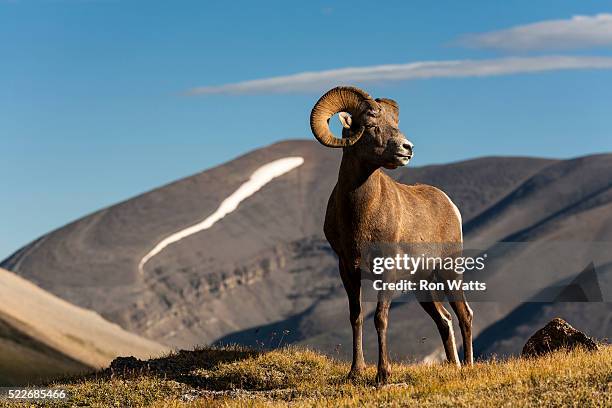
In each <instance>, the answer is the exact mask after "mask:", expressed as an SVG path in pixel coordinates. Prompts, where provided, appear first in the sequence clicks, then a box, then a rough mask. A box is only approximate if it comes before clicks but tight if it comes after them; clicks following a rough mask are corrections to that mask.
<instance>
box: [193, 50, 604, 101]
mask: <svg viewBox="0 0 612 408" xmlns="http://www.w3.org/2000/svg"><path fill="white" fill-rule="evenodd" d="M611 68H612V57H583V56H540V57H516V58H497V59H485V60H455V61H423V62H412V63H408V64H394V65H375V66H369V67H360V68H340V69H331V70H326V71H316V72H302V73H297V74H293V75H287V76H277V77H271V78H263V79H256V80H252V81H243V82H235V83H230V84H224V85H217V86H202V87H197V88H193V89H190V90H188V91H187V94H188V95H214V94H255V93H290V92H305V91H306V92H311V91H312V92H315V91H317V92H318V91H321V90H324V89H327V88H329V87H332V86H336V85H341V84H348V83H357V84H359V83H365V82H387V81H408V80H415V79H429V78H465V77H488V76H499V75H512V74H522V73H532V72H543V71H558V70H575V69H611Z"/></svg>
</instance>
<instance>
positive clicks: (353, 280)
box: [340, 261, 366, 379]
mask: <svg viewBox="0 0 612 408" xmlns="http://www.w3.org/2000/svg"><path fill="white" fill-rule="evenodd" d="M340 275H341V277H342V283H343V284H344V289H346V295H347V297H348V301H349V318H350V321H351V328H352V329H353V363H352V364H351V371H350V372H349V375H348V377H349V379H355V378H357V377H359V376H360V375H361V374H362V373H363V371H364V370H365V367H366V365H365V359H364V358H363V340H362V328H363V309H362V306H361V280H360V276H356V275H355V274H354V273H353V274H352V273H351V271H350V270H349V269H348V268H345V267H344V264H343V262H342V261H340Z"/></svg>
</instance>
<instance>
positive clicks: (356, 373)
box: [347, 367, 365, 381]
mask: <svg viewBox="0 0 612 408" xmlns="http://www.w3.org/2000/svg"><path fill="white" fill-rule="evenodd" d="M364 372H365V367H359V368H351V371H349V373H348V376H347V379H348V380H349V381H356V380H359V379H361V378H362V377H363V374H364Z"/></svg>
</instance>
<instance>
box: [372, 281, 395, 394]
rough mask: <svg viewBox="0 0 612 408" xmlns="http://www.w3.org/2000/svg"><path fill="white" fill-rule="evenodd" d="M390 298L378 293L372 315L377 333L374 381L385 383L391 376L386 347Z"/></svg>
mask: <svg viewBox="0 0 612 408" xmlns="http://www.w3.org/2000/svg"><path fill="white" fill-rule="evenodd" d="M390 305H391V299H390V298H389V296H387V295H386V294H385V293H382V292H381V293H379V296H378V303H377V305H376V314H375V315H374V325H375V326H376V331H377V333H378V373H377V374H376V383H377V384H379V385H383V384H386V383H387V382H388V381H389V377H390V376H391V362H390V361H389V350H388V349H387V326H388V322H389V306H390Z"/></svg>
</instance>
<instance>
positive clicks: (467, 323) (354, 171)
mask: <svg viewBox="0 0 612 408" xmlns="http://www.w3.org/2000/svg"><path fill="white" fill-rule="evenodd" d="M376 102H377V105H378V107H379V111H378V112H372V110H371V107H368V108H367V109H366V110H365V111H363V112H360V113H358V114H355V113H354V114H353V117H352V118H351V120H350V121H349V123H348V124H345V125H346V126H345V127H346V128H345V129H344V131H343V137H345V138H346V137H350V136H351V135H352V134H354V132H358V131H359V132H362V133H363V135H362V136H361V137H360V139H359V140H358V141H357V142H356V143H355V144H354V145H353V146H350V147H344V149H343V155H342V162H341V164H340V171H339V175H338V182H337V184H336V186H335V188H334V190H333V191H332V193H331V196H330V198H329V202H328V206H327V212H326V215H325V225H324V232H325V236H326V238H327V240H328V241H329V243H330V245H331V246H332V248H333V250H334V251H335V252H336V254H337V255H338V258H339V269H340V276H341V278H342V282H343V284H344V287H345V289H346V292H347V296H348V300H349V311H350V322H351V326H352V329H353V362H352V366H351V372H350V374H349V376H351V377H354V376H357V375H359V374H360V373H361V371H362V370H363V369H364V367H365V362H364V357H363V349H362V324H363V309H362V306H361V276H362V274H361V272H362V271H361V270H360V263H361V250H362V248H364V247H365V246H367V245H368V244H370V243H402V244H407V243H454V244H457V245H458V246H459V247H460V246H461V243H462V235H461V219H460V216H458V213H457V211H456V210H455V207H454V205H453V204H452V202H451V201H450V199H449V198H448V197H447V196H446V195H445V194H444V193H443V192H442V191H440V190H438V189H437V188H435V187H432V186H428V185H421V184H417V185H411V186H408V185H404V184H400V183H397V182H396V181H394V180H393V179H391V178H390V177H389V176H388V175H386V174H385V173H384V172H383V171H382V170H381V169H380V167H387V168H395V167H397V166H399V165H405V164H406V163H407V160H406V157H408V158H411V157H412V146H411V143H410V142H408V141H407V140H406V139H405V137H404V135H403V134H402V133H401V132H400V131H399V129H398V116H399V109H398V107H397V103H395V102H394V101H392V100H388V99H384V100H382V99H377V100H376ZM363 129H365V131H364V130H363ZM462 295H463V294H462V293H461V300H460V301H456V300H457V299H453V301H451V302H450V304H451V306H452V308H453V310H454V311H455V313H456V315H457V316H458V318H459V323H460V327H461V332H462V336H463V345H464V351H465V362H466V363H467V364H470V365H471V364H472V361H473V357H472V334H471V330H472V329H471V327H472V312H471V310H470V308H469V306H468V305H467V303H466V302H465V300H464V299H463V297H462ZM390 302H391V299H390V298H389V297H388V296H385V295H381V294H379V300H378V304H377V308H376V313H375V326H376V330H377V332H378V340H379V362H378V374H377V382H379V383H381V384H383V383H386V382H387V381H388V379H389V375H390V361H389V357H388V350H387V335H386V332H387V325H388V313H389V306H390ZM421 305H422V306H423V308H424V309H425V311H426V312H427V313H428V314H429V315H430V316H431V317H432V318H433V320H434V322H435V323H436V325H437V327H438V330H439V332H440V335H441V337H442V342H443V344H444V349H445V352H446V356H447V358H448V360H449V362H451V363H452V364H456V365H459V361H458V357H457V348H456V345H455V339H454V335H453V330H452V321H451V315H450V313H449V312H448V311H447V310H446V309H445V308H444V306H443V305H442V303H440V302H436V301H431V302H430V301H426V302H421Z"/></svg>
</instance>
